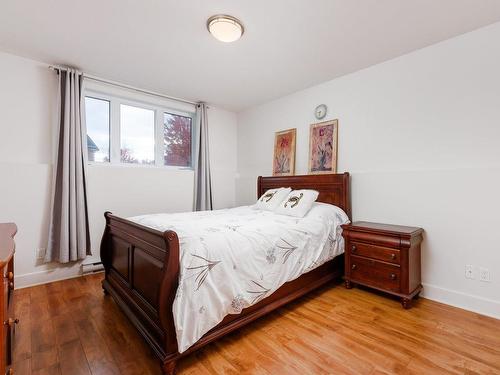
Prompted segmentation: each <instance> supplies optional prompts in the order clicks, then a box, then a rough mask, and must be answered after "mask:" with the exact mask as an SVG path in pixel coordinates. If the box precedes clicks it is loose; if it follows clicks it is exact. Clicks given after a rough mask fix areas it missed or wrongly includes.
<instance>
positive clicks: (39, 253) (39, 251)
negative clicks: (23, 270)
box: [35, 248, 46, 259]
mask: <svg viewBox="0 0 500 375" xmlns="http://www.w3.org/2000/svg"><path fill="white" fill-rule="evenodd" d="M45 251H46V250H45V249H44V248H40V249H35V256H36V259H44V258H45Z"/></svg>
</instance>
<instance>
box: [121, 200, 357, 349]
mask: <svg viewBox="0 0 500 375" xmlns="http://www.w3.org/2000/svg"><path fill="white" fill-rule="evenodd" d="M129 220H131V221H134V222H136V223H139V224H142V225H145V226H148V227H151V228H154V229H158V230H160V231H165V230H167V229H171V230H174V231H176V232H177V234H178V236H179V241H180V258H181V259H180V262H181V267H180V277H179V288H178V290H177V295H176V297H175V301H174V305H173V315H174V320H175V328H176V333H177V343H178V348H179V352H181V353H182V352H184V351H185V350H186V349H188V348H189V347H190V346H191V345H193V344H194V343H195V342H196V341H198V340H199V339H200V338H201V337H202V336H203V335H204V334H205V333H207V332H208V331H209V330H210V329H212V328H213V327H215V326H216V325H217V324H218V323H220V322H221V321H222V319H223V318H224V317H225V316H226V315H228V314H238V313H240V312H241V310H242V309H244V308H245V307H248V306H250V305H253V304H255V303H257V302H259V301H260V300H262V299H263V298H265V297H267V296H269V295H270V294H271V293H273V292H274V291H275V290H276V289H278V288H279V287H280V286H281V285H283V284H284V283H285V282H287V281H291V280H294V279H296V278H297V277H299V276H300V275H302V274H303V273H306V272H308V271H311V270H312V269H314V268H316V267H318V266H320V265H321V264H323V263H325V262H326V261H328V260H330V259H332V258H334V257H335V256H337V255H339V254H341V253H343V251H344V246H343V245H344V244H343V238H342V236H341V231H342V229H341V228H340V225H342V224H344V223H347V222H348V221H349V219H348V217H347V215H346V214H345V213H344V211H342V210H341V209H340V208H338V207H335V206H332V205H328V204H322V203H315V204H314V206H313V208H312V209H311V210H310V211H309V213H308V214H307V215H306V216H305V217H304V218H295V217H291V216H284V215H278V214H275V213H272V212H269V211H261V210H257V209H254V208H253V207H252V206H243V207H237V208H232V209H225V210H216V211H202V212H190V213H180V214H154V215H144V216H136V217H132V218H129Z"/></svg>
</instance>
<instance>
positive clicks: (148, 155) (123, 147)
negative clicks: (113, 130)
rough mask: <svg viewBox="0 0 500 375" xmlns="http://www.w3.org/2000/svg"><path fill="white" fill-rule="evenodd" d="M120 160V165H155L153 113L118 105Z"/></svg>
mask: <svg viewBox="0 0 500 375" xmlns="http://www.w3.org/2000/svg"><path fill="white" fill-rule="evenodd" d="M120 160H121V162H122V163H133V164H154V163H155V113H154V111H152V110H149V109H144V108H139V107H133V106H130V105H125V104H121V105H120Z"/></svg>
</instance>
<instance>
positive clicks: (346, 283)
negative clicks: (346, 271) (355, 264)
mask: <svg viewBox="0 0 500 375" xmlns="http://www.w3.org/2000/svg"><path fill="white" fill-rule="evenodd" d="M345 287H346V288H347V289H352V287H353V285H352V283H351V281H350V280H346V281H345Z"/></svg>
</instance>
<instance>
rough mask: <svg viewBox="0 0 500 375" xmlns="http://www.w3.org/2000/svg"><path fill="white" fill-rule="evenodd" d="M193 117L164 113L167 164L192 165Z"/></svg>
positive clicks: (164, 153) (165, 158) (164, 155)
mask: <svg viewBox="0 0 500 375" xmlns="http://www.w3.org/2000/svg"><path fill="white" fill-rule="evenodd" d="M192 122H193V119H192V118H191V117H187V116H180V115H175V114H173V113H164V114H163V144H164V152H163V160H164V163H165V165H172V166H177V167H190V166H191V150H192V145H191V138H192V129H191V125H192Z"/></svg>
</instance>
